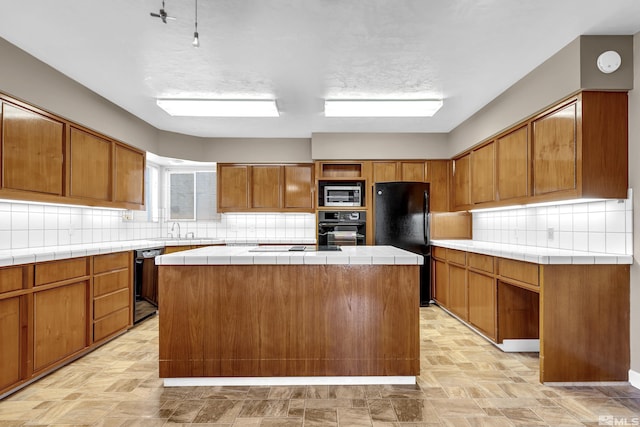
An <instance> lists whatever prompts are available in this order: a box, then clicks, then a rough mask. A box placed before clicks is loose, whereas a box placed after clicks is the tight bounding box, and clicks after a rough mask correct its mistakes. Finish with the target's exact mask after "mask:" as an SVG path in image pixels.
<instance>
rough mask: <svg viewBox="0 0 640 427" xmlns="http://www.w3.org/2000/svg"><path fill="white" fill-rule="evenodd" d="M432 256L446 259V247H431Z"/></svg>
mask: <svg viewBox="0 0 640 427" xmlns="http://www.w3.org/2000/svg"><path fill="white" fill-rule="evenodd" d="M432 253H433V256H434V258H440V259H442V260H444V259H447V249H446V248H440V247H437V246H436V247H434V248H433V252H432Z"/></svg>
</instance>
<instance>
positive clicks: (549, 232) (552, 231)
mask: <svg viewBox="0 0 640 427" xmlns="http://www.w3.org/2000/svg"><path fill="white" fill-rule="evenodd" d="M555 235H556V229H555V228H553V227H549V228H547V239H549V240H554V239H555Z"/></svg>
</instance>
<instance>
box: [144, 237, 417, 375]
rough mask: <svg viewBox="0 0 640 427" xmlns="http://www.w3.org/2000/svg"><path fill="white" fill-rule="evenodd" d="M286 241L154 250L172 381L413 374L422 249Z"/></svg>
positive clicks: (163, 357) (163, 345)
mask: <svg viewBox="0 0 640 427" xmlns="http://www.w3.org/2000/svg"><path fill="white" fill-rule="evenodd" d="M311 248H313V246H311ZM287 249H288V248H287V247H280V248H279V249H275V248H272V249H270V248H264V247H260V248H258V247H255V248H251V247H205V248H200V249H194V250H191V251H185V252H180V253H176V254H170V255H163V256H161V257H158V258H157V259H156V263H157V264H158V267H159V291H158V293H159V313H160V315H159V320H160V336H159V338H160V361H159V363H160V377H161V378H164V379H165V380H164V381H165V385H167V386H180V385H236V384H243V385H262V384H271V385H276V384H385V383H387V384H388V383H393V384H400V383H405V384H413V383H415V377H416V376H417V375H419V373H420V337H419V274H420V273H419V264H422V263H423V259H422V257H421V256H418V255H415V254H413V253H410V252H406V251H403V250H401V249H397V248H394V247H390V246H365V247H343V248H342V251H340V252H316V251H309V250H307V251H304V252H288V251H287ZM272 250H273V251H272ZM256 251H260V252H256ZM275 251H277V252H275Z"/></svg>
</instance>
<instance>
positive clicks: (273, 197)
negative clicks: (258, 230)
mask: <svg viewBox="0 0 640 427" xmlns="http://www.w3.org/2000/svg"><path fill="white" fill-rule="evenodd" d="M280 205H281V203H280V166H251V207H252V208H258V209H274V210H277V209H279V208H280Z"/></svg>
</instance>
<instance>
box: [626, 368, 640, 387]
mask: <svg viewBox="0 0 640 427" xmlns="http://www.w3.org/2000/svg"><path fill="white" fill-rule="evenodd" d="M629 383H630V384H631V385H632V386H634V387H635V388H637V389H640V372H636V371H634V370H633V369H629Z"/></svg>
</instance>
